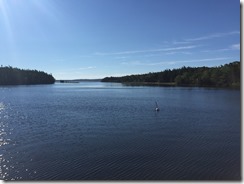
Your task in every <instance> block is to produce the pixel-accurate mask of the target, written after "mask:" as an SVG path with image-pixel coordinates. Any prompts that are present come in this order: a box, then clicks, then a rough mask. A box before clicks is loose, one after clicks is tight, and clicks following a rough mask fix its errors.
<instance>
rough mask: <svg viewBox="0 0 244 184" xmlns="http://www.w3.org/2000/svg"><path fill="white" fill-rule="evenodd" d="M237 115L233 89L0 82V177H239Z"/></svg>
mask: <svg viewBox="0 0 244 184" xmlns="http://www.w3.org/2000/svg"><path fill="white" fill-rule="evenodd" d="M155 100H156V101H157V102H158V104H159V107H160V111H159V112H155V111H154V108H155ZM240 116H241V115H240V91H238V90H227V89H207V88H187V87H182V88H181V87H145V86H144V87H143V86H141V87H128V86H127V87H126V86H122V85H121V84H111V83H99V82H83V83H78V84H54V85H37V86H10V87H0V135H1V136H0V148H1V149H0V162H1V166H0V167H1V168H0V177H1V178H2V179H5V180H33V179H34V180H51V179H53V180H67V179H70V180H112V179H117V180H142V179H143V180H239V179H240V175H241V174H240V126H241V125H240V121H241V120H240Z"/></svg>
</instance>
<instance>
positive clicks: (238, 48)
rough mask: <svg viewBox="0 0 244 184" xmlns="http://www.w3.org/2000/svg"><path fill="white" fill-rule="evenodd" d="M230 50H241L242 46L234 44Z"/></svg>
mask: <svg viewBox="0 0 244 184" xmlns="http://www.w3.org/2000/svg"><path fill="white" fill-rule="evenodd" d="M230 48H232V49H233V50H240V44H239V43H238V44H233V45H231V46H230Z"/></svg>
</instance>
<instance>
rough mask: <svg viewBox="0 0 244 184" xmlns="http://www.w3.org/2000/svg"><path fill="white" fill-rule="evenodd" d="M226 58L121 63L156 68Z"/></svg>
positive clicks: (224, 58)
mask: <svg viewBox="0 0 244 184" xmlns="http://www.w3.org/2000/svg"><path fill="white" fill-rule="evenodd" d="M227 59H230V58H227V57H218V58H205V59H193V60H172V61H162V62H141V61H131V62H122V63H121V64H123V65H137V66H158V65H174V64H179V63H197V62H207V61H221V60H227Z"/></svg>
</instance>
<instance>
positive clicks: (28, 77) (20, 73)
mask: <svg viewBox="0 0 244 184" xmlns="http://www.w3.org/2000/svg"><path fill="white" fill-rule="evenodd" d="M54 82H55V79H54V77H53V76H52V75H51V74H47V73H45V72H42V71H37V70H23V69H18V68H13V67H11V66H4V67H3V66H1V67H0V85H20V84H24V85H27V84H53V83H54Z"/></svg>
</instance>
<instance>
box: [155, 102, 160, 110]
mask: <svg viewBox="0 0 244 184" xmlns="http://www.w3.org/2000/svg"><path fill="white" fill-rule="evenodd" d="M155 105H156V108H155V111H159V110H160V109H159V107H158V103H157V102H156V101H155Z"/></svg>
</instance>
